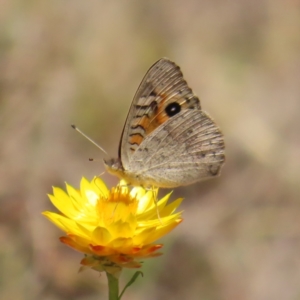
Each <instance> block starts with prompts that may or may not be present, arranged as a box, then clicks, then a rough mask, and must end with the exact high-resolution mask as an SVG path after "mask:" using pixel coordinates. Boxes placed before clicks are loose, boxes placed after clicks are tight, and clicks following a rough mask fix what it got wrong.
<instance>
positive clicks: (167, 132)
mask: <svg viewBox="0 0 300 300" xmlns="http://www.w3.org/2000/svg"><path fill="white" fill-rule="evenodd" d="M224 150H225V145H224V137H223V135H222V133H221V131H220V129H219V128H218V127H217V126H216V124H215V123H214V121H213V120H212V119H211V118H210V117H209V116H208V115H207V114H206V113H205V112H204V111H202V110H201V106H200V101H199V99H198V97H197V96H195V95H194V93H193V92H192V90H191V89H190V88H189V87H188V85H187V83H186V81H185V80H184V79H183V75H182V72H181V71H180V68H179V67H178V66H177V65H176V64H175V63H174V62H172V61H170V60H169V59H167V58H162V59H160V60H159V61H157V62H156V63H155V64H154V65H153V66H152V67H151V68H150V69H149V70H148V72H147V73H146V75H145V77H144V79H143V80H142V82H141V84H140V86H139V88H138V90H137V92H136V94H135V96H134V98H133V101H132V104H131V107H130V109H129V113H128V115H127V119H126V122H125V125H124V128H123V132H122V136H121V140H120V145H119V157H118V158H117V159H111V160H104V163H105V166H106V168H107V170H108V172H109V173H111V174H114V175H117V176H118V177H120V178H122V179H124V180H125V181H126V182H127V183H128V184H132V185H141V186H144V187H150V186H156V187H163V188H173V187H177V186H181V185H188V184H192V183H194V182H197V181H199V180H202V179H205V178H209V177H213V176H216V175H218V174H219V173H220V169H221V167H222V165H223V163H224V161H225V154H224V152H225V151H224Z"/></svg>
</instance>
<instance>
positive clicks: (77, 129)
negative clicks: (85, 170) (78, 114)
mask: <svg viewBox="0 0 300 300" xmlns="http://www.w3.org/2000/svg"><path fill="white" fill-rule="evenodd" d="M71 127H72V128H73V129H75V130H76V131H78V132H79V133H80V134H81V135H83V136H84V137H85V138H86V139H88V140H89V141H90V142H91V143H92V144H94V145H95V146H96V147H98V148H99V149H100V150H101V151H102V152H104V153H105V154H106V155H108V154H107V152H106V151H105V150H104V149H103V148H102V147H101V146H99V145H98V144H97V143H96V142H95V141H93V140H92V139H91V138H90V137H88V136H87V135H86V134H85V133H83V132H82V131H81V130H80V129H79V128H77V127H76V126H75V125H71Z"/></svg>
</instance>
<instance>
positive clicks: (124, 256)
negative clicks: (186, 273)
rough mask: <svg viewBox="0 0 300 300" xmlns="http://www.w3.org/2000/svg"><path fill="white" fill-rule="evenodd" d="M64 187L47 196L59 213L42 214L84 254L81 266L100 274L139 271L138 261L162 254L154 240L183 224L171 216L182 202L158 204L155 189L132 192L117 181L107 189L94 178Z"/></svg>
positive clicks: (68, 242)
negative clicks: (116, 184)
mask: <svg viewBox="0 0 300 300" xmlns="http://www.w3.org/2000/svg"><path fill="white" fill-rule="evenodd" d="M66 186H67V193H66V192H64V191H63V190H61V189H60V188H56V187H54V188H53V195H49V197H50V200H51V202H52V203H53V205H54V206H55V207H56V208H57V209H58V210H59V211H60V212H61V213H60V214H58V213H53V212H48V211H47V212H44V213H43V214H44V215H45V216H46V217H47V218H48V219H49V220H50V221H51V222H53V223H54V224H55V225H56V226H58V227H59V228H60V229H61V230H63V231H64V232H65V233H66V236H63V237H61V238H60V240H61V242H63V243H64V244H67V245H68V246H70V247H72V248H74V249H76V250H78V251H80V252H82V253H84V254H86V256H85V258H84V259H83V260H82V261H81V264H82V265H83V266H88V267H91V268H93V269H95V270H98V271H106V272H109V273H111V274H117V273H118V272H119V271H120V270H121V269H122V268H123V267H127V268H138V267H140V266H141V263H140V261H141V259H144V258H148V257H154V256H158V255H160V254H161V253H158V252H157V250H159V249H160V248H161V247H162V246H163V245H162V244H156V243H155V241H156V240H158V239H159V238H161V237H162V236H164V235H165V234H167V233H168V232H170V231H171V230H172V229H173V228H175V227H176V226H177V225H178V224H179V223H180V222H181V221H182V219H181V213H180V212H177V213H175V212H174V211H175V210H176V208H177V207H178V206H179V205H180V203H181V201H182V199H177V200H175V201H173V202H172V203H171V204H167V202H168V199H169V197H170V194H168V195H166V196H164V197H163V198H162V199H160V200H157V199H156V195H157V191H158V190H157V189H152V190H148V191H147V190H145V189H144V188H142V187H134V188H132V189H130V188H128V187H127V186H126V184H125V183H122V181H121V182H120V184H119V185H118V186H116V187H114V188H112V189H111V190H109V189H108V188H107V187H106V185H105V184H104V182H103V181H102V180H101V179H100V178H98V177H95V178H94V179H93V180H92V181H91V182H89V181H88V180H87V179H85V178H82V180H81V184H80V190H77V189H75V188H73V187H71V186H70V185H68V184H67V185H66Z"/></svg>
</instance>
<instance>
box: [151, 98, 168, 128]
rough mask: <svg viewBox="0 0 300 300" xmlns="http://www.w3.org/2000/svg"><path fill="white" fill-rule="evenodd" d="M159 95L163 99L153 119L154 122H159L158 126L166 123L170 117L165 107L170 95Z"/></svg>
mask: <svg viewBox="0 0 300 300" xmlns="http://www.w3.org/2000/svg"><path fill="white" fill-rule="evenodd" d="M159 96H160V98H161V101H160V102H159V104H158V106H157V111H156V114H155V116H154V119H153V121H152V123H156V124H158V125H157V126H159V125H160V124H163V123H165V122H166V121H167V120H168V119H169V118H170V117H169V116H168V115H167V114H166V112H165V108H166V106H167V105H166V102H167V99H168V95H166V94H161V95H159Z"/></svg>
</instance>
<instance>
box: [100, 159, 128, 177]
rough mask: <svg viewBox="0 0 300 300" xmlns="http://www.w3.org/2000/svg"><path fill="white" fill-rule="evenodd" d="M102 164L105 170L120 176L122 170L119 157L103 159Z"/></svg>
mask: <svg viewBox="0 0 300 300" xmlns="http://www.w3.org/2000/svg"><path fill="white" fill-rule="evenodd" d="M104 165H105V168H106V170H107V171H108V172H109V173H110V174H112V175H116V176H118V177H120V174H121V173H123V172H124V168H123V165H122V162H121V160H120V159H119V158H111V159H104Z"/></svg>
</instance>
